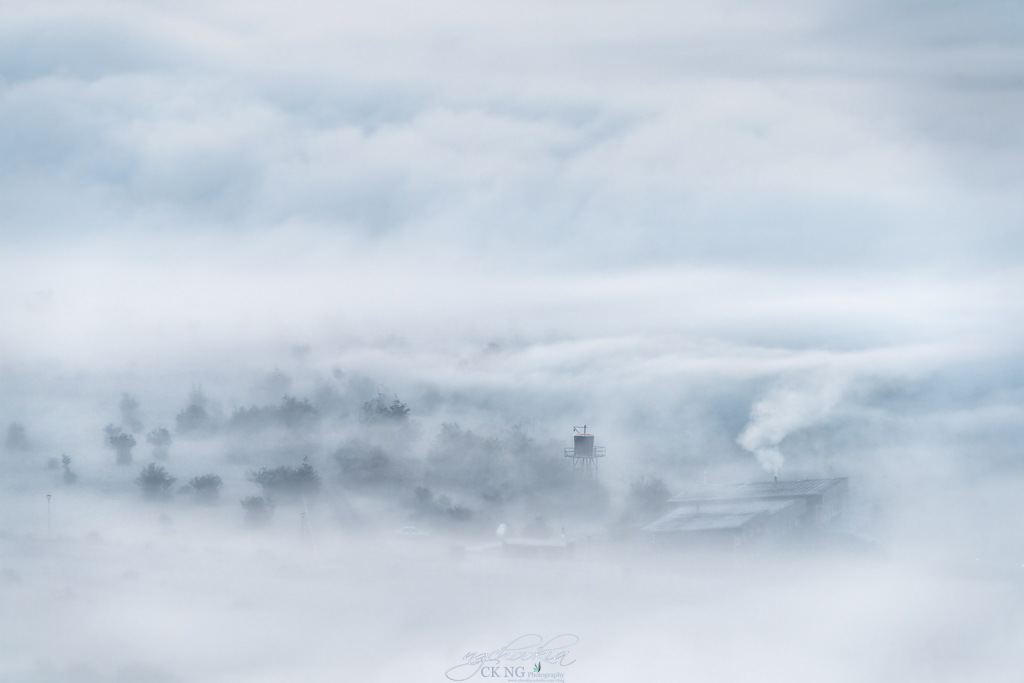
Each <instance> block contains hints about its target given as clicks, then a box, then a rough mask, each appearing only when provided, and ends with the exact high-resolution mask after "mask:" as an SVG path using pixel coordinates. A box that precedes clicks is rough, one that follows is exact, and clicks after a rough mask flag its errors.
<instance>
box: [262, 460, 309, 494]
mask: <svg viewBox="0 0 1024 683" xmlns="http://www.w3.org/2000/svg"><path fill="white" fill-rule="evenodd" d="M249 480H250V481H253V482H255V483H257V484H259V485H260V486H261V487H262V488H263V491H264V492H265V493H267V494H273V495H275V496H277V497H279V498H284V499H286V500H287V499H295V498H298V497H299V496H313V495H316V494H317V493H318V492H319V491H320V476H319V475H318V474H317V473H316V470H314V469H313V466H312V465H310V464H309V458H303V459H302V465H301V466H299V467H288V466H287V465H282V466H281V467H274V468H273V469H270V468H267V467H264V468H263V469H261V470H259V471H258V472H252V473H250V474H249Z"/></svg>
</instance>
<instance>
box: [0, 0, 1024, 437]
mask: <svg viewBox="0 0 1024 683" xmlns="http://www.w3.org/2000/svg"><path fill="white" fill-rule="evenodd" d="M1022 28H1024V10H1022V9H1021V6H1020V5H1019V4H1018V3H1012V2H1001V3H1000V2H989V3H977V2H972V3H954V2H946V3H938V2H936V3H925V2H918V3H902V4H899V5H896V6H894V5H893V4H892V3H863V2H858V3H852V2H813V3H812V2H780V3H772V4H771V5H765V4H764V3H753V2H749V3H747V2H716V3H713V2H671V3H669V2H658V1H642V2H631V3H612V2H586V3H583V2H573V1H569V2H533V1H530V0H527V1H522V2H519V1H517V2H510V1H507V0H495V1H488V2H462V1H459V0H442V1H439V2H432V3H429V4H423V3H412V2H403V1H402V0H389V1H387V2H381V3H375V4H373V5H372V6H367V5H365V4H357V3H337V2H322V3H317V2H300V3H287V4H285V3H273V2H264V3H229V2H226V3H210V2H202V3H198V2H197V3H107V2H74V3H67V2H52V3H51V2H38V1H33V2H7V3H4V4H3V5H2V7H0V79H2V80H0V240H2V242H0V243H2V245H3V249H2V252H0V314H2V316H3V319H4V320H5V325H4V327H5V333H4V335H3V338H2V341H0V360H2V362H3V364H4V366H3V367H4V372H5V373H6V375H7V376H8V378H9V386H14V385H15V384H17V385H18V386H21V387H23V388H25V389H24V391H23V392H22V396H21V398H17V397H15V398H12V397H11V396H10V395H9V394H8V396H7V403H8V412H10V413H11V414H12V415H14V414H16V413H18V412H19V411H21V412H22V413H24V412H26V411H28V410H29V409H28V408H24V409H23V408H21V407H19V406H21V405H22V404H25V402H26V401H27V400H28V399H26V398H25V396H27V395H28V394H31V393H33V392H32V390H31V387H32V386H33V384H32V382H33V380H32V377H35V376H36V375H33V373H35V372H37V371H38V372H42V371H43V369H44V368H45V370H46V372H54V371H55V372H57V373H75V372H86V373H109V372H115V373H116V372H135V373H141V375H146V374H147V373H149V375H151V376H155V375H158V374H160V373H164V374H166V373H168V372H180V373H181V374H182V376H184V377H187V379H183V380H182V382H181V388H180V389H179V390H178V394H176V395H175V397H176V398H175V399H174V400H178V401H180V397H181V395H182V394H183V392H184V391H185V389H184V387H185V386H186V385H187V383H188V381H193V382H196V381H204V380H205V381H207V382H210V381H215V380H213V379H212V375H214V374H216V373H217V372H220V373H221V374H222V375H226V374H230V372H232V371H234V370H238V369H241V368H243V367H245V368H252V367H259V368H261V369H262V370H269V368H271V367H272V366H274V365H275V364H281V363H286V362H289V361H288V360H287V359H288V358H289V357H290V356H289V353H290V350H292V349H293V348H295V347H299V348H306V347H308V348H309V349H311V355H310V356H308V357H309V358H310V359H311V360H310V361H309V362H310V363H313V364H314V365H316V366H317V367H318V368H320V369H321V370H323V371H324V372H326V371H327V369H329V368H330V367H332V366H338V365H339V364H340V365H341V366H344V367H345V369H346V370H351V369H353V368H357V369H359V368H361V369H363V370H365V371H367V372H370V373H371V374H373V373H376V375H375V376H376V377H378V378H384V379H387V380H388V381H390V382H391V385H390V386H394V387H395V388H397V389H405V390H411V389H410V387H412V386H414V385H416V383H417V382H418V383H420V385H422V384H424V383H426V384H430V385H432V386H439V385H445V384H447V385H450V386H461V387H463V388H465V387H468V386H472V387H477V388H479V387H486V388H490V389H495V388H499V389H508V390H509V391H511V392H512V393H511V394H510V396H512V395H514V396H521V394H517V393H516V392H517V391H518V392H521V391H527V392H530V391H532V392H534V394H533V395H536V393H537V392H539V391H541V389H540V388H539V387H547V389H548V390H551V391H556V392H558V391H566V390H568V388H569V387H571V386H572V382H571V381H570V380H571V378H572V377H574V376H579V375H582V376H585V377H586V378H587V382H588V383H590V385H591V386H592V388H594V395H595V398H594V404H593V405H588V404H587V401H586V400H582V401H581V402H580V403H579V404H578V405H576V406H575V407H576V408H579V409H580V412H584V413H595V412H597V413H599V412H601V409H599V408H598V407H597V405H598V402H599V396H600V395H602V394H603V393H607V392H610V391H612V390H616V391H617V390H620V389H623V388H624V387H627V386H628V387H629V391H626V395H628V396H629V398H628V399H625V400H627V402H628V401H632V400H634V399H635V398H636V396H640V395H644V394H648V393H651V392H665V391H669V389H667V388H666V386H667V385H669V384H673V383H674V385H673V386H675V387H676V388H677V389H676V390H678V387H680V386H682V385H684V384H686V382H687V381H689V379H688V378H693V377H695V376H697V375H700V373H704V374H703V375H701V376H703V377H705V378H706V377H709V376H716V377H742V378H752V377H753V378H758V377H763V378H769V380H771V381H766V383H765V384H764V385H763V386H762V389H763V391H762V393H761V394H759V395H752V396H751V397H750V400H749V401H748V403H747V404H746V407H744V411H747V410H753V409H754V403H755V402H756V401H757V400H760V399H763V398H764V397H765V396H780V397H782V396H787V395H789V393H792V391H796V390H792V389H791V387H793V386H801V387H805V390H799V391H797V393H798V394H800V395H801V396H804V397H805V399H806V396H819V395H822V394H820V392H822V391H824V392H825V394H824V395H827V396H830V397H831V398H828V399H827V400H824V402H823V404H822V405H824V406H825V408H824V409H823V410H825V411H830V410H832V408H834V407H837V406H841V405H843V403H844V401H845V400H847V398H848V396H849V395H850V394H849V392H848V391H847V390H846V389H845V388H839V387H849V386H853V385H854V384H856V382H857V381H860V378H863V377H874V378H877V377H879V376H881V377H884V378H888V379H886V380H885V381H890V380H892V378H893V377H897V378H901V381H902V379H906V378H908V377H909V378H917V379H920V378H922V377H932V376H936V373H940V374H941V373H943V372H945V373H947V375H945V376H946V377H947V380H948V381H946V383H945V384H943V386H946V387H950V386H954V387H960V386H961V384H962V383H963V382H964V381H967V383H968V384H970V385H971V386H974V387H975V388H974V389H972V390H970V391H967V392H966V393H964V394H963V395H962V396H960V398H957V399H954V403H955V402H957V401H966V402H967V403H970V402H971V401H975V402H976V401H977V396H978V395H979V392H980V395H985V396H991V395H992V394H993V392H996V393H998V394H999V396H1000V397H1001V398H1000V399H999V401H1000V402H1002V403H1006V402H1007V401H1008V402H1009V404H1010V405H1012V406H1014V407H1015V409H1016V406H1017V399H1016V398H1015V397H1016V396H1017V394H1016V393H1014V392H1016V391H1017V390H1018V388H1019V386H1020V385H1019V379H1020V364H1019V361H1018V360H1017V359H1018V358H1019V352H1020V350H1021V339H1020V332H1019V325H1018V324H1017V322H1016V321H1017V320H1018V319H1019V314H1020V312H1021V310H1020V309H1021V296H1020V292H1021V291H1022V289H1021V287H1022V284H1024V282H1022V272H1021V270H1020V260H1021V255H1022V250H1024V241H1022V239H1021V234H1022V231H1021V230H1020V224H1021V220H1022V218H1024V208H1022V205H1021V202H1020V197H1021V195H1022V190H1024V187H1022V180H1024V164H1022V161H1024V119H1022V117H1021V116H1020V112H1021V111H1022V105H1024V66H1022V65H1024V32H1022V30H1021V29H1022ZM489 344H494V345H495V346H494V347H491V348H492V349H493V348H501V349H504V350H506V352H507V353H508V354H509V355H507V356H505V357H504V360H503V361H502V362H501V363H493V362H490V361H487V362H489V363H490V365H487V363H484V365H481V364H479V363H477V362H476V361H475V360H473V359H475V358H477V355H479V354H480V353H481V351H482V349H484V348H487V347H488V345H489ZM510 349H511V351H510ZM474 354H475V355H474ZM481 362H483V361H481ZM979 364H980V366H984V367H986V368H999V370H990V371H988V372H987V373H983V374H982V376H981V379H978V378H977V375H976V373H973V371H972V372H967V373H966V374H965V371H963V368H964V367H972V368H974V367H977V366H979ZM262 370H261V371H262ZM950 372H951V373H953V375H956V376H957V377H958V379H957V380H955V381H954V380H949V379H948V373H950ZM203 373H208V374H207V375H205V376H204V375H203ZM574 373H575V374H574ZM97 376H99V375H97ZM808 376H813V377H814V378H815V379H813V380H808V379H807V377H808ZM965 377H969V378H970V379H969V380H968V379H965ZM19 378H20V379H19ZM837 378H838V379H837ZM774 380H778V382H777V386H776V385H775V384H772V381H774ZM915 381H916V380H915ZM659 382H661V384H659ZM111 386H113V385H111ZM772 386H775V388H774V389H772V388H771V387H772ZM807 387H810V388H807ZM1007 387H1009V389H1008V388H1007ZM112 390H113V389H112ZM773 391H774V392H775V393H771V392H773ZM1006 391H1010V394H1012V397H1011V398H1007V393H1006ZM765 392H767V393H765ZM779 392H781V393H779ZM787 392H789V393H787ZM971 392H973V393H971ZM1000 392H1001V393H1000ZM35 393H37V394H40V395H47V391H43V390H41V389H40V390H38V391H36V392H35ZM954 393H955V392H954ZM759 396H760V398H759ZM168 400H170V399H168ZM508 400H509V401H511V400H512V399H508ZM802 400H803V399H802ZM807 400H811V403H815V400H812V399H807ZM783 402H784V403H785V401H783ZM798 404H800V401H796V403H792V405H794V406H795V405H798ZM35 405H39V401H36V403H35ZM541 405H543V402H541V403H539V404H530V405H528V406H527V407H525V408H523V409H522V410H521V412H522V413H524V414H527V415H530V414H535V413H537V412H543V410H544V409H543V408H542V407H540V406H541ZM606 412H607V413H608V414H609V415H610V414H611V413H613V412H619V413H621V406H619V405H617V404H616V405H614V406H609V407H608V408H607V411H606ZM798 412H799V411H798ZM812 412H813V411H812ZM762 414H763V415H769V414H772V413H771V411H770V410H769V411H768V412H767V413H764V412H763V411H762ZM818 417H821V416H820V415H819V416H818ZM608 419H611V418H610V417H608ZM622 419H623V420H625V419H626V418H622ZM816 419H818V418H817V417H812V416H807V417H800V418H793V419H792V420H790V421H789V422H786V421H785V420H784V422H786V423H787V424H791V425H792V427H793V428H799V426H800V425H804V424H805V423H806V422H808V421H812V422H813V421H814V420H816ZM739 427H742V423H741V424H739V425H737V428H736V429H734V430H733V431H735V432H736V433H734V434H732V435H731V436H730V439H732V438H736V437H739ZM784 431H785V430H784ZM769 432H771V430H769ZM757 438H760V437H756V438H755V436H749V435H748V440H749V439H754V441H756V440H757ZM771 438H774V437H771ZM769 440H771V439H769ZM750 443H753V441H750Z"/></svg>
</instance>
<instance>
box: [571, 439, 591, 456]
mask: <svg viewBox="0 0 1024 683" xmlns="http://www.w3.org/2000/svg"><path fill="white" fill-rule="evenodd" d="M572 445H573V448H574V450H575V454H576V457H577V458H592V457H594V435H593V434H573V435H572Z"/></svg>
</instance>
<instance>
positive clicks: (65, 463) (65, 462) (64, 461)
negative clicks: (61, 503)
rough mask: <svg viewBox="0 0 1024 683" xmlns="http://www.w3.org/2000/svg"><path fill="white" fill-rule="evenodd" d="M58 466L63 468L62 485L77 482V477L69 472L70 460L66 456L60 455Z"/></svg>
mask: <svg viewBox="0 0 1024 683" xmlns="http://www.w3.org/2000/svg"><path fill="white" fill-rule="evenodd" d="M60 464H61V467H63V468H64V483H65V484H74V483H75V481H77V480H78V475H77V474H75V473H74V472H72V471H71V458H69V457H68V456H67V455H61V456H60Z"/></svg>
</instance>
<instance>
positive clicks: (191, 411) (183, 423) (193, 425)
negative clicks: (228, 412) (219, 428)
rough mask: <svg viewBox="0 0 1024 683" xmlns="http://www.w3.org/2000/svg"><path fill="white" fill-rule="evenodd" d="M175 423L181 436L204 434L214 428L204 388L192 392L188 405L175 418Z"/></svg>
mask: <svg viewBox="0 0 1024 683" xmlns="http://www.w3.org/2000/svg"><path fill="white" fill-rule="evenodd" d="M174 421H175V423H176V424H177V429H178V433H179V434H188V433H194V432H203V431H207V430H209V429H211V428H212V427H213V424H212V420H211V419H210V414H209V412H207V400H206V394H204V393H203V390H202V387H199V388H195V389H193V390H192V393H190V394H189V396H188V405H187V406H186V407H185V409H184V410H182V411H181V412H179V413H178V414H177V415H176V416H175V418H174Z"/></svg>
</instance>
